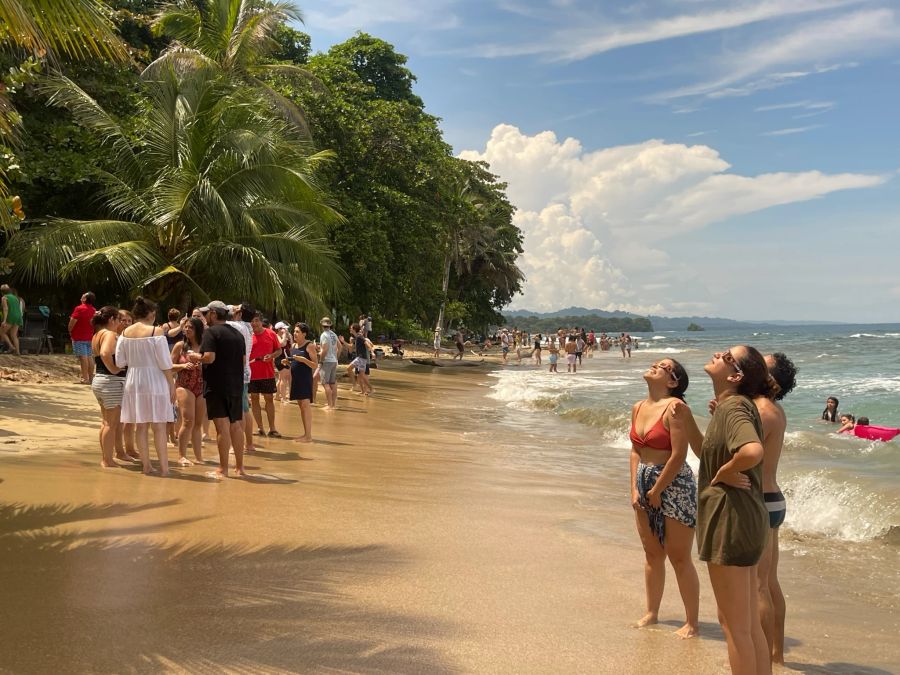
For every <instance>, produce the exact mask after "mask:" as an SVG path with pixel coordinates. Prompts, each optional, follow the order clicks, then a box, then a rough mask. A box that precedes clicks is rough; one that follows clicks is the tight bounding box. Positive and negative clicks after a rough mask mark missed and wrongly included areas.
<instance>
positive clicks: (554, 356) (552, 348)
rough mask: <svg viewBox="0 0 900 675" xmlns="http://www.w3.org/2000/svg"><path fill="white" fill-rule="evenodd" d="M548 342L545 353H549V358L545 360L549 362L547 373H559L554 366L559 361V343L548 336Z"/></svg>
mask: <svg viewBox="0 0 900 675" xmlns="http://www.w3.org/2000/svg"><path fill="white" fill-rule="evenodd" d="M549 341H550V344H549V345H548V346H547V351H549V352H550V356H549V357H547V360H548V361H549V362H550V371H549V372H551V373H558V372H559V371H558V370H557V369H556V364H557V362H558V361H559V343H558V342H557V341H556V340H555V339H554V337H553V336H552V335H551V336H550V338H549Z"/></svg>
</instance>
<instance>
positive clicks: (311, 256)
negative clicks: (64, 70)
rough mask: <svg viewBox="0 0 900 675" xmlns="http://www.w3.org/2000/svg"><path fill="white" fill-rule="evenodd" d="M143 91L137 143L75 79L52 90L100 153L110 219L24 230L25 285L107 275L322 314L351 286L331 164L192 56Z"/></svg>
mask: <svg viewBox="0 0 900 675" xmlns="http://www.w3.org/2000/svg"><path fill="white" fill-rule="evenodd" d="M142 84H143V86H144V90H145V93H146V95H147V98H148V101H149V105H148V108H147V114H146V117H145V120H144V126H143V128H142V129H141V130H140V132H139V137H138V138H139V140H138V141H137V142H135V141H133V140H132V139H131V138H130V137H129V134H128V133H127V132H126V130H125V129H124V128H123V127H122V126H121V125H120V124H119V123H118V122H117V121H116V120H115V119H114V118H113V117H112V116H111V115H110V114H109V113H108V112H107V111H105V110H104V109H103V108H102V107H101V106H100V105H98V103H97V102H96V100H94V99H93V98H91V97H90V96H89V95H88V94H87V93H86V92H84V91H83V90H82V89H81V88H79V87H78V86H77V85H75V83H74V82H72V81H71V80H69V79H67V78H64V77H58V78H55V79H53V80H49V81H48V83H47V84H45V85H44V86H43V90H44V91H45V92H47V93H50V94H51V99H50V100H51V102H52V103H54V104H55V105H57V106H60V107H63V108H65V109H67V110H69V111H70V112H71V113H72V115H73V116H74V117H75V118H76V120H77V121H78V122H79V124H81V125H82V126H83V127H84V128H86V129H89V130H90V131H91V132H92V133H94V134H96V136H97V137H98V138H99V139H100V140H101V141H102V142H103V145H104V151H105V153H106V154H107V155H108V157H109V162H110V165H111V168H110V169H109V170H102V169H100V170H98V172H97V176H98V178H99V179H100V180H101V181H102V188H101V194H102V197H103V200H104V202H105V204H106V207H107V209H108V211H109V212H110V215H111V216H112V217H109V218H104V219H98V220H75V219H53V220H51V221H50V222H48V223H47V224H46V225H42V226H39V227H32V228H28V229H26V230H24V231H22V232H20V233H18V234H17V235H15V236H14V237H13V238H12V239H11V241H10V245H9V252H10V257H11V258H12V259H13V260H14V261H15V262H16V264H17V271H18V274H19V276H20V277H22V278H23V280H25V281H34V282H38V283H48V282H53V281H54V280H56V279H62V280H66V279H79V280H81V281H83V282H86V281H88V280H90V279H92V278H97V277H101V278H102V277H109V278H111V279H113V280H114V281H115V284H116V285H117V286H118V287H119V288H120V289H122V290H124V291H141V292H143V293H146V294H148V295H150V296H151V297H156V298H159V299H170V300H172V299H177V300H179V304H180V305H182V306H183V307H186V306H187V304H188V301H189V300H190V299H191V298H192V297H193V298H195V299H196V300H205V299H207V298H208V297H209V296H210V295H218V296H220V297H234V295H237V296H238V297H240V298H252V299H253V300H254V301H255V302H257V303H259V304H260V306H263V307H270V308H273V309H275V308H277V309H278V310H281V311H288V310H292V311H297V310H300V309H302V308H316V309H319V308H324V306H325V302H324V298H325V297H333V296H334V295H335V294H336V293H337V292H338V290H339V288H340V284H341V281H342V275H341V273H340V270H339V269H338V268H337V267H336V266H335V265H334V262H333V259H332V256H331V252H330V250H329V248H328V246H327V242H326V240H325V238H324V229H323V227H322V226H323V225H324V224H326V223H329V222H336V221H337V220H338V216H337V215H336V214H335V212H334V211H333V210H332V209H330V208H329V207H328V206H327V205H326V204H325V203H324V202H323V201H322V199H321V196H320V194H319V191H318V188H317V187H316V183H315V178H314V175H315V173H316V170H317V167H318V166H319V165H320V164H321V163H322V162H324V161H327V159H328V155H327V153H314V152H312V150H311V148H310V146H309V144H308V143H307V142H306V141H305V140H304V139H303V138H302V137H301V135H300V134H299V133H298V132H297V130H296V129H295V128H294V127H293V126H292V125H290V124H289V123H288V122H286V121H285V120H283V119H282V118H280V116H273V115H272V114H271V112H270V107H269V106H268V103H267V101H266V100H265V99H264V97H262V96H260V94H259V92H257V91H254V90H253V89H248V88H245V87H240V86H235V84H234V83H233V82H232V81H231V80H230V79H229V78H227V77H225V76H223V74H222V72H221V71H220V69H219V68H218V67H217V66H216V65H215V64H211V63H209V62H208V61H206V60H204V59H203V58H201V57H200V56H199V55H198V54H196V53H195V52H191V51H188V50H171V51H169V52H167V54H166V55H165V56H164V57H163V58H161V59H158V60H157V61H156V62H154V64H153V65H152V66H151V67H149V68H147V69H146V70H145V71H144V76H143V82H142Z"/></svg>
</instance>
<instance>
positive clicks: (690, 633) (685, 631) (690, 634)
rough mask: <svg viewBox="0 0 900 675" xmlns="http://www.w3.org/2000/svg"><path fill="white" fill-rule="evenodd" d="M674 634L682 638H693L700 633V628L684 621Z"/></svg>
mask: <svg viewBox="0 0 900 675" xmlns="http://www.w3.org/2000/svg"><path fill="white" fill-rule="evenodd" d="M675 635H677V636H678V637H679V638H681V639H682V640H690V639H691V638H695V637H697V636H698V635H700V629H699V628H698V627H697V626H695V625H692V624H689V623H686V624H684V625H683V626H682V627H681V628H679V629H678V630H676V631H675Z"/></svg>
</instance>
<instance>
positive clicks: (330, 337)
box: [319, 328, 338, 363]
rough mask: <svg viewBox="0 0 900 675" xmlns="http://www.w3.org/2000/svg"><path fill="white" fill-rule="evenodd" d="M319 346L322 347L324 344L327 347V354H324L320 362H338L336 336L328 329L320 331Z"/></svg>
mask: <svg viewBox="0 0 900 675" xmlns="http://www.w3.org/2000/svg"><path fill="white" fill-rule="evenodd" d="M319 344H320V345H322V346H323V347H324V346H325V345H326V344H327V345H328V353H327V354H325V358H324V359H322V361H323V362H325V363H337V362H338V354H337V345H338V339H337V334H336V333H335V332H334V331H333V330H331V329H330V328H326V329H325V330H323V331H322V335H320V336H319Z"/></svg>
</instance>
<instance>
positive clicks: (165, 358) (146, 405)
mask: <svg viewBox="0 0 900 675" xmlns="http://www.w3.org/2000/svg"><path fill="white" fill-rule="evenodd" d="M116 365H117V366H119V367H120V368H125V367H126V366H127V367H128V374H127V375H126V376H125V392H124V393H123V395H122V416H121V421H122V422H123V423H135V424H144V423H147V422H174V421H175V411H174V409H173V408H172V399H171V398H170V397H169V380H168V376H167V375H166V373H165V372H163V371H166V370H172V357H171V355H170V354H169V343H168V342H166V336H165V335H157V336H156V337H145V338H128V337H124V336H123V337H120V338H119V341H118V342H117V343H116Z"/></svg>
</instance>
